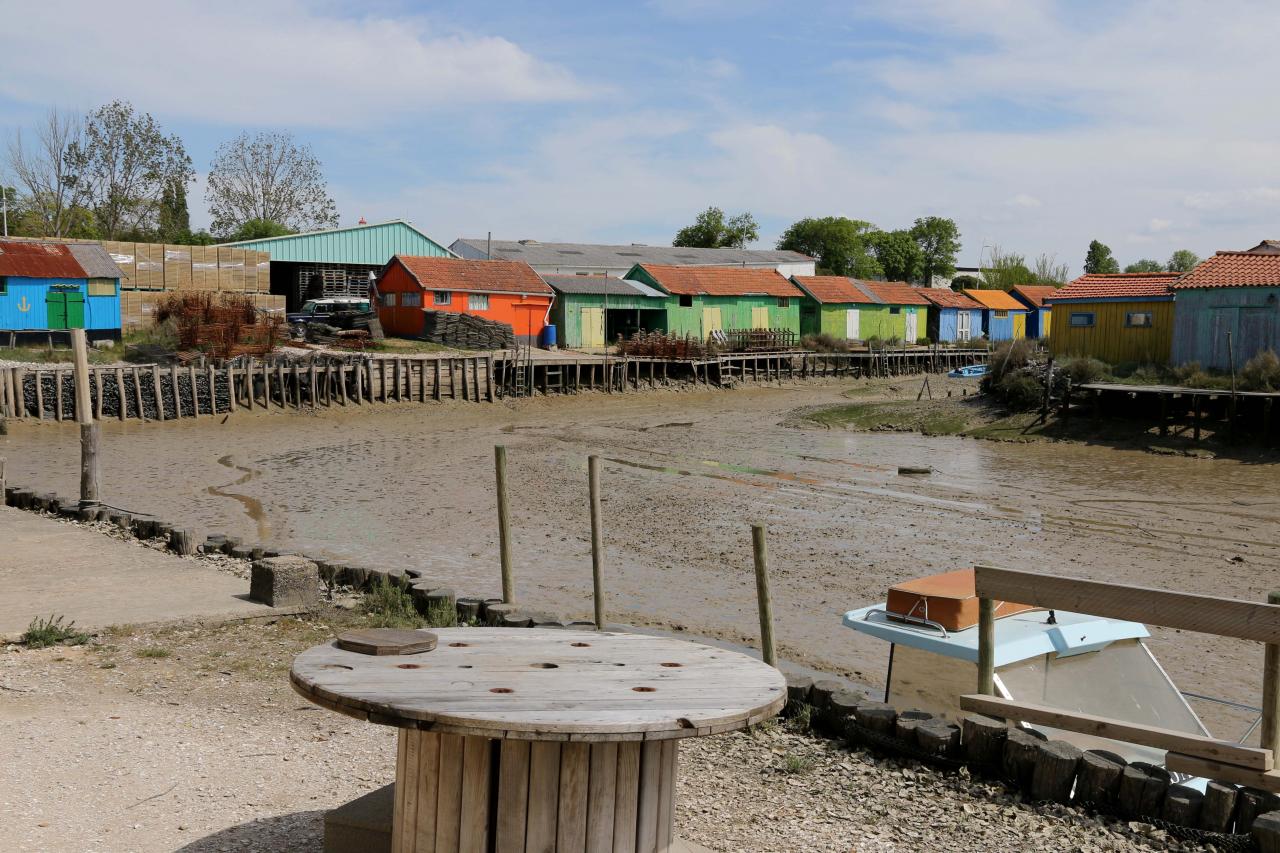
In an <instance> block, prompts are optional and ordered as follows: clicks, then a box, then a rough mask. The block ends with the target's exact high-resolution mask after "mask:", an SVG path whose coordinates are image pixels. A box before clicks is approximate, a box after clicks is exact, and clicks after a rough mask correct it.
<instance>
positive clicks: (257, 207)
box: [205, 133, 338, 234]
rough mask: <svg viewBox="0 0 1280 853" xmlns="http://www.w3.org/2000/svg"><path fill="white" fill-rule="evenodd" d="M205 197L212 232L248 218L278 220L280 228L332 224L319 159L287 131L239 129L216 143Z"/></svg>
mask: <svg viewBox="0 0 1280 853" xmlns="http://www.w3.org/2000/svg"><path fill="white" fill-rule="evenodd" d="M205 197H206V199H207V200H208V202H209V213H210V214H211V215H212V218H213V222H212V224H211V226H210V227H211V230H212V231H213V233H215V234H232V233H235V232H236V231H237V229H239V228H241V227H243V226H245V225H246V224H247V223H248V222H249V221H250V220H254V219H258V220H265V221H268V222H274V223H279V224H280V225H281V226H283V227H285V228H287V229H289V231H288V232H286V233H293V232H297V231H313V230H316V229H318V228H334V227H337V225H338V207H337V205H336V204H334V201H333V199H332V198H330V197H329V189H328V186H327V185H326V183H325V178H324V169H323V167H322V165H321V163H320V160H319V159H318V158H317V157H316V155H315V154H313V153H312V151H311V146H309V145H299V144H298V143H296V142H294V139H293V134H291V133H259V134H258V135H257V136H254V137H250V136H249V134H247V133H242V134H240V135H239V136H237V137H236V138H235V139H233V140H231V141H230V142H224V143H223V144H222V145H219V146H218V150H217V151H216V152H215V153H214V155H213V163H212V164H211V165H210V167H209V186H208V191H207V192H206V194H205Z"/></svg>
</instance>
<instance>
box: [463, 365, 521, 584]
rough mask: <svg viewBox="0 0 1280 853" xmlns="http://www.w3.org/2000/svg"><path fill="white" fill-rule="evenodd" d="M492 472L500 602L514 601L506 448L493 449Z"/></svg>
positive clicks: (497, 446) (499, 445)
mask: <svg viewBox="0 0 1280 853" xmlns="http://www.w3.org/2000/svg"><path fill="white" fill-rule="evenodd" d="M450 367H451V369H450V373H452V366H450ZM493 463H494V472H495V474H496V477H497V483H498V558H499V560H500V561H501V564H502V602H503V603H504V604H512V603H514V602H515V600H516V592H515V583H514V582H513V581H512V579H511V508H510V506H509V505H508V504H507V448H506V447H505V446H503V445H501V444H498V445H494V448H493Z"/></svg>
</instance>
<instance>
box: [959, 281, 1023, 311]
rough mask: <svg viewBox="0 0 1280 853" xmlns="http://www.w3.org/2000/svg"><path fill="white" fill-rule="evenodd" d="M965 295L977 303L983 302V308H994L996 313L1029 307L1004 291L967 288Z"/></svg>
mask: <svg viewBox="0 0 1280 853" xmlns="http://www.w3.org/2000/svg"><path fill="white" fill-rule="evenodd" d="M964 295H965V296H968V297H969V298H970V299H972V300H973V301H975V302H981V303H982V307H984V308H992V309H994V310H996V311H1026V310H1027V306H1025V305H1023V304H1022V303H1021V302H1019V301H1018V300H1016V299H1014V298H1013V297H1012V296H1010V295H1009V294H1008V293H1005V292H1004V291H1003V290H978V289H976V288H971V287H966V288H965V291H964Z"/></svg>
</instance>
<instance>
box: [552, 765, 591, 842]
mask: <svg viewBox="0 0 1280 853" xmlns="http://www.w3.org/2000/svg"><path fill="white" fill-rule="evenodd" d="M590 769H591V747H590V746H589V745H588V744H585V743H566V744H565V745H564V746H562V747H560V802H559V804H558V806H557V817H556V853H584V851H585V850H586V849H587V782H588V777H589V774H590Z"/></svg>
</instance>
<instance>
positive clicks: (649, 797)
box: [636, 740, 662, 851]
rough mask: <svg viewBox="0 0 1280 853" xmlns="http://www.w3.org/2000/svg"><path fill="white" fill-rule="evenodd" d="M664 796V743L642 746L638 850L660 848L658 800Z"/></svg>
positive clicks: (638, 809) (653, 741) (658, 742)
mask: <svg viewBox="0 0 1280 853" xmlns="http://www.w3.org/2000/svg"><path fill="white" fill-rule="evenodd" d="M661 795H662V742H661V741H656V740H650V741H645V742H644V743H643V744H642V745H641V746H640V792H639V800H638V805H637V814H636V850H639V851H648V850H654V849H656V848H657V846H658V800H659V798H660V797H661Z"/></svg>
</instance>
